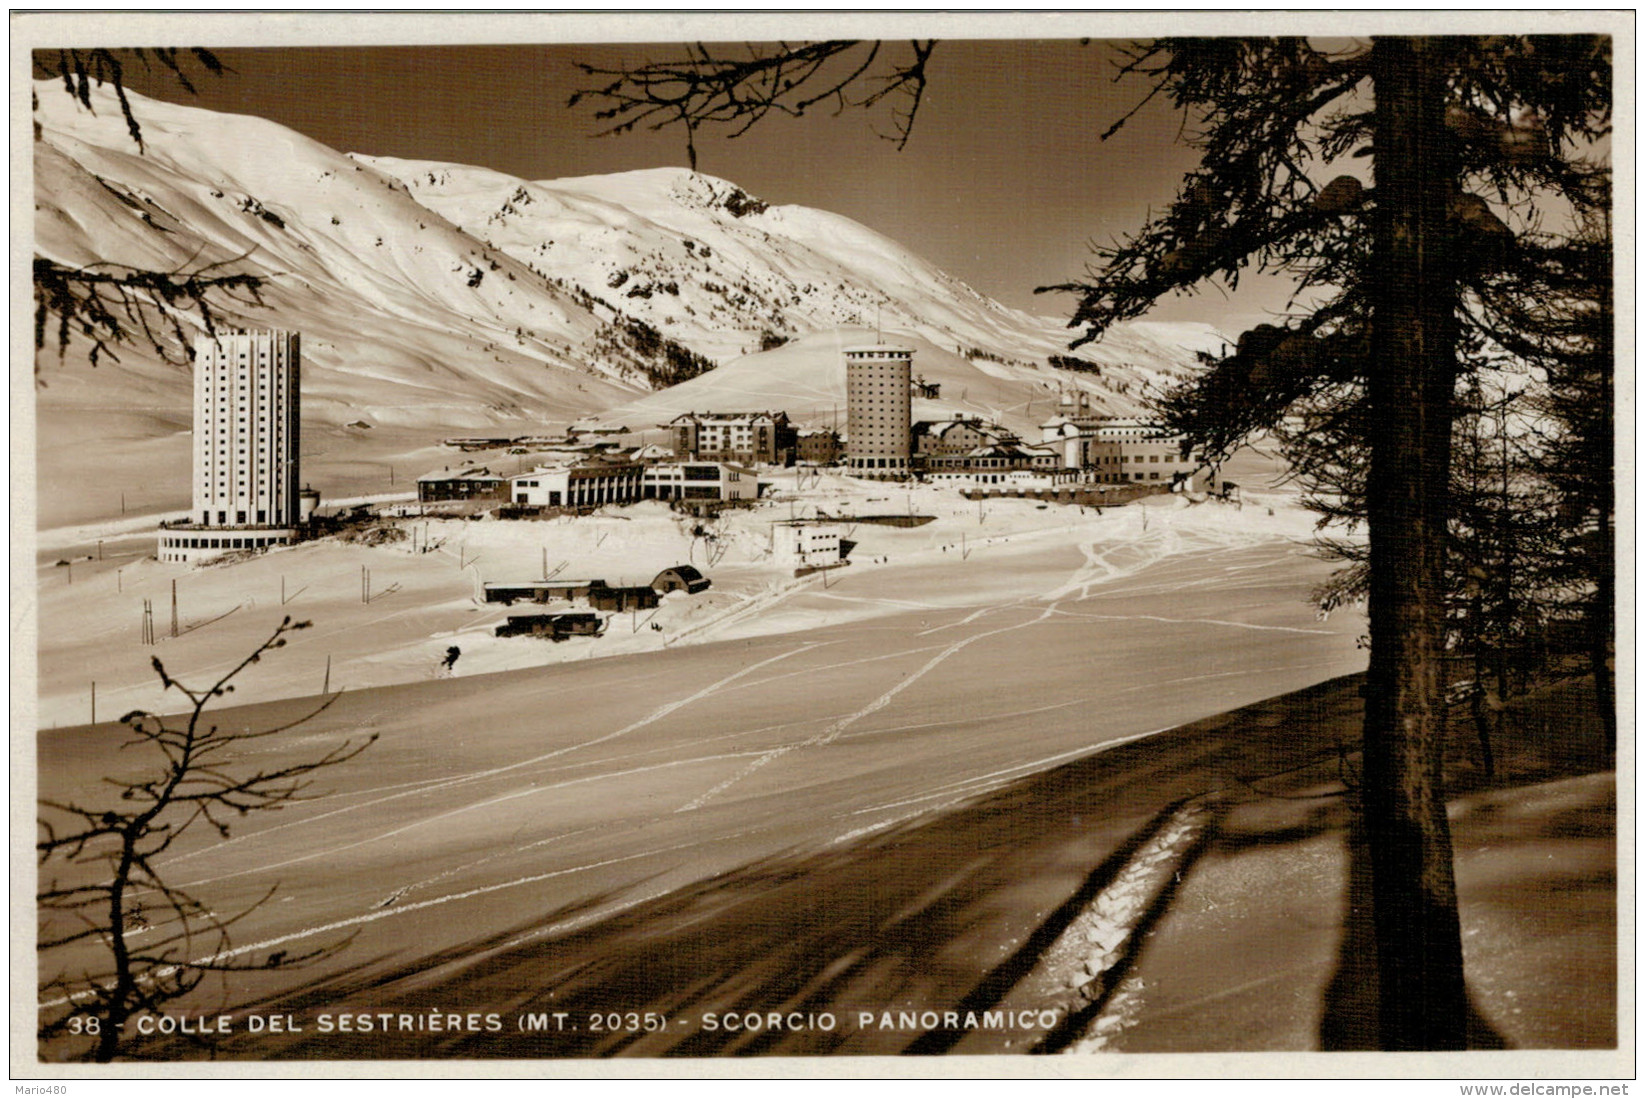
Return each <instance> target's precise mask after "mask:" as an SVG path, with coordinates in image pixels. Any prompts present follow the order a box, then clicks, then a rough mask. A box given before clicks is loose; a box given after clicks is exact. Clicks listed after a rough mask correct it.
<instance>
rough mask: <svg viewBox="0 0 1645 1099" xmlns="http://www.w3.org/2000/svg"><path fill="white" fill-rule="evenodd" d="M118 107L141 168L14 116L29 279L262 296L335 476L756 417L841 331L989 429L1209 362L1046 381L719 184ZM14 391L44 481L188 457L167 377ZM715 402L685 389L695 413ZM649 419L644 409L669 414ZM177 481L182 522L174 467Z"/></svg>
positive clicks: (855, 244) (178, 383)
mask: <svg viewBox="0 0 1645 1099" xmlns="http://www.w3.org/2000/svg"><path fill="white" fill-rule="evenodd" d="M128 95H130V96H131V99H132V104H133V110H134V113H135V114H136V116H137V118H138V120H139V122H140V123H141V126H142V132H143V139H144V143H145V148H144V149H143V150H141V151H140V150H139V149H138V147H137V145H136V144H135V142H134V141H133V140H132V138H131V136H130V134H129V133H128V132H127V129H126V125H125V122H124V119H123V118H122V116H121V112H120V110H119V107H118V104H117V103H116V101H115V99H114V97H113V95H112V93H110V92H108V91H107V90H104V91H103V92H101V93H98V94H94V96H93V101H92V102H93V108H94V109H93V110H91V111H87V110H85V109H83V108H81V107H80V106H79V105H78V104H76V103H75V102H74V101H73V100H72V99H71V98H70V97H69V96H67V95H65V94H64V93H63V91H62V89H61V87H60V86H59V85H54V84H43V85H41V86H40V87H39V88H38V91H37V96H36V99H37V104H38V105H37V107H36V109H35V112H34V115H35V120H36V123H37V139H36V141H35V143H34V150H35V157H34V171H35V202H36V212H35V250H36V252H37V253H38V254H40V255H43V256H45V257H48V258H50V259H53V260H56V261H58V262H61V263H66V264H71V265H79V266H85V265H93V264H99V263H103V264H123V265H129V266H133V267H141V268H147V269H170V270H199V269H202V268H205V267H207V266H210V265H221V266H220V267H218V268H216V270H220V271H252V272H257V273H261V274H263V275H265V276H267V281H266V283H265V284H264V288H263V290H262V305H261V306H260V307H252V308H238V307H235V306H232V305H225V309H224V311H225V313H226V314H227V315H228V318H229V321H230V323H240V324H244V325H246V326H281V327H287V328H293V329H297V330H300V331H301V332H302V333H303V353H304V379H303V404H304V418H305V429H306V430H309V431H310V438H325V437H328V435H327V433H328V432H329V433H330V434H329V438H330V439H331V442H330V443H328V444H327V447H328V450H329V452H330V453H332V455H333V457H334V458H336V457H339V456H341V455H343V454H345V452H347V451H348V450H349V448H350V447H351V446H352V445H353V442H352V440H357V439H358V435H359V430H361V429H356V430H355V433H354V434H352V435H351V434H349V433H348V432H345V431H344V430H343V429H344V427H345V426H346V425H358V424H367V425H370V426H371V427H372V428H379V429H388V430H389V431H395V430H398V431H401V432H405V433H411V434H413V435H417V436H419V437H421V438H425V439H434V438H438V437H439V436H440V435H441V434H454V433H469V432H474V431H478V430H485V429H497V430H503V431H521V432H524V431H531V430H534V429H538V428H540V427H543V426H545V425H548V424H560V423H565V422H568V421H572V420H576V419H584V418H588V417H591V416H597V417H601V418H604V417H603V416H601V414H603V413H605V412H607V411H611V410H623V409H628V408H630V407H633V406H634V402H636V401H639V400H640V399H641V398H643V397H644V396H645V395H646V394H648V393H652V392H653V391H655V390H658V389H661V388H663V387H664V386H666V385H667V384H668V383H670V382H673V381H676V380H678V379H680V378H684V377H689V376H691V375H693V374H695V373H697V372H698V371H701V370H703V369H704V368H706V367H711V366H719V365H730V364H733V363H735V364H736V366H737V370H736V373H737V375H739V376H740V378H741V380H740V381H738V382H737V383H736V385H737V388H738V392H740V393H743V394H744V395H745V396H746V397H747V401H746V402H744V404H745V406H746V405H747V404H748V403H752V404H759V405H765V406H772V407H780V406H781V402H780V401H779V400H778V398H779V397H781V396H782V395H783V392H784V390H785V388H787V387H789V382H788V381H787V380H784V379H788V378H789V375H791V374H793V373H794V372H795V371H796V370H797V371H799V372H800V373H802V374H803V373H807V372H809V371H812V370H816V371H822V372H824V373H826V372H829V371H838V370H839V364H838V359H837V358H833V359H830V357H829V356H828V355H816V354H796V347H798V346H805V347H811V348H818V347H826V346H831V345H832V344H833V343H837V342H839V338H838V337H835V336H832V335H830V334H831V333H836V332H837V331H838V330H841V329H848V328H849V329H857V330H859V335H860V330H864V329H873V328H876V327H877V328H879V329H880V330H881V331H883V332H884V333H885V334H886V335H887V336H888V337H892V338H898V339H902V340H912V341H917V342H918V344H919V345H920V346H922V347H929V348H932V349H937V350H940V351H941V352H942V354H941V355H926V356H924V357H923V359H921V360H918V361H917V366H918V367H919V368H921V369H925V368H926V367H927V365H928V364H929V368H930V371H934V372H936V373H937V374H938V375H941V376H939V377H933V378H932V379H931V380H936V381H941V382H943V383H944V384H945V385H947V386H949V387H950V388H953V387H954V386H956V385H957V387H958V388H959V389H969V380H968V379H969V376H970V375H971V374H973V373H976V372H981V373H983V374H986V375H988V376H989V377H990V378H991V379H992V381H993V382H994V383H997V386H996V387H995V388H999V392H997V393H991V394H990V396H989V398H988V401H989V406H990V407H993V406H998V407H1001V408H1007V407H1010V406H1011V405H1014V404H1018V403H1021V404H1024V405H1025V406H1027V405H1028V404H1029V402H1032V401H1033V400H1035V399H1036V398H1038V397H1042V396H1043V395H1044V394H1045V393H1046V392H1047V390H1051V391H1054V390H1056V389H1057V388H1059V387H1064V386H1072V387H1080V388H1084V389H1085V390H1087V391H1088V392H1090V393H1091V394H1092V396H1093V397H1094V398H1095V403H1096V404H1097V405H1098V406H1099V407H1106V408H1111V409H1113V410H1114V411H1128V410H1130V409H1131V408H1133V407H1134V406H1135V402H1136V400H1137V399H1138V398H1139V397H1140V396H1141V395H1142V392H1143V389H1144V388H1145V386H1146V385H1147V384H1148V383H1149V382H1150V381H1151V380H1152V379H1154V378H1156V377H1157V376H1159V375H1160V374H1161V373H1170V372H1175V371H1178V370H1181V369H1184V368H1186V367H1187V366H1188V364H1189V363H1190V362H1191V360H1192V352H1193V351H1194V350H1197V349H1199V348H1202V347H1208V346H1212V345H1214V344H1215V343H1216V342H1217V339H1218V336H1217V334H1216V333H1214V332H1212V331H1211V330H1210V329H1208V328H1206V327H1204V326H1198V325H1149V324H1136V325H1132V326H1129V327H1127V328H1125V329H1123V330H1121V331H1117V332H1115V333H1114V334H1112V335H1110V336H1109V337H1108V338H1107V339H1105V340H1104V341H1103V342H1102V343H1101V344H1100V345H1097V346H1096V347H1094V348H1090V347H1088V348H1085V349H1082V351H1081V352H1080V353H1079V358H1080V359H1082V360H1084V361H1085V363H1087V364H1089V365H1090V366H1091V367H1094V368H1095V369H1087V370H1080V371H1066V370H1057V369H1053V368H1052V366H1051V359H1052V356H1056V355H1059V354H1064V353H1065V352H1064V347H1065V344H1066V341H1067V338H1068V333H1067V331H1066V329H1064V328H1063V327H1062V325H1061V324H1060V322H1058V321H1056V320H1053V319H1050V318H1043V317H1035V316H1031V315H1029V314H1027V313H1024V312H1021V311H1019V310H1014V309H1010V308H1007V307H1005V306H1003V305H1001V304H999V303H997V302H994V301H992V300H990V299H989V298H987V297H985V296H983V295H981V294H979V293H977V292H976V291H974V290H973V289H971V288H970V287H968V286H966V285H965V284H964V283H962V282H960V281H958V280H956V279H954V278H952V277H950V276H948V275H947V274H945V273H943V272H942V271H940V270H938V269H937V268H935V267H933V266H932V265H931V264H929V263H927V262H926V261H925V260H923V259H921V258H920V257H918V256H915V255H913V254H912V253H910V252H909V251H907V250H906V249H904V248H902V247H901V246H900V245H898V244H897V243H896V242H895V241H893V240H891V239H889V238H887V237H885V236H883V235H882V234H879V233H876V232H874V231H873V230H870V229H868V228H866V227H864V226H862V225H859V224H857V223H856V222H853V221H851V220H849V219H847V218H843V217H840V216H838V215H835V214H831V213H827V212H825V211H820V210H812V209H808V208H805V207H800V206H770V205H767V204H766V203H764V202H762V201H761V200H760V199H758V198H757V197H755V196H752V195H749V194H747V193H746V192H744V191H743V190H741V189H740V188H738V187H737V186H736V185H734V184H732V183H728V182H726V181H723V180H719V179H714V178H712V177H708V176H704V175H700V174H696V173H692V172H688V171H685V170H682V169H652V170H648V171H639V172H628V173H623V174H620V175H612V176H597V177H588V178H582V179H567V180H553V181H544V182H529V181H526V180H521V179H516V178H514V177H511V176H507V175H503V174H501V173H498V172H493V171H490V170H488V169H484V168H476V167H467V166H463V165H454V164H443V163H433V162H421V161H405V160H392V159H387V158H374V157H366V156H350V155H345V154H343V153H339V152H337V151H336V150H333V149H330V148H328V147H326V146H324V145H322V144H320V143H318V142H315V141H312V140H310V139H308V138H306V137H303V136H302V135H300V134H298V133H295V132H293V131H292V130H289V129H286V128H285V127H282V126H279V125H277V124H275V123H272V122H269V121H266V120H264V119H259V118H254V117H246V116H231V115H224V114H218V113H214V112H210V111H205V110H201V109H198V108H192V107H187V106H180V105H176V104H170V103H162V102H159V101H154V100H149V99H145V98H142V97H140V96H136V95H134V94H131V93H128ZM50 331H55V327H54V326H52V327H51V328H50ZM789 341H796V346H795V347H789V348H787V349H786V350H785V348H784V347H783V346H782V345H783V344H785V343H787V342H789ZM772 347H775V348H776V350H774V351H772V350H768V351H766V352H765V354H764V355H762V354H761V351H762V348H772ZM767 356H770V358H769V359H768V358H767ZM939 360H940V361H939ZM38 365H39V375H40V377H41V379H42V388H40V389H39V391H38V401H37V406H38V409H39V412H40V422H41V427H40V431H41V453H42V454H44V453H46V451H47V449H48V448H50V447H52V446H53V444H54V443H55V444H61V443H62V442H63V441H64V437H63V436H62V434H61V433H62V432H65V431H69V425H70V424H72V432H71V434H72V436H73V441H74V443H75V445H76V446H77V447H78V446H81V445H82V444H86V445H92V446H93V447H94V448H95V445H96V443H97V441H98V440H100V439H103V438H106V437H108V436H110V435H111V432H109V431H100V430H98V427H97V425H98V423H99V417H103V418H107V419H109V420H110V422H113V421H115V420H118V421H119V423H120V425H121V427H120V431H119V432H113V433H112V434H115V435H119V434H120V433H121V432H123V433H124V437H125V438H127V439H128V440H136V441H138V442H141V441H143V440H144V439H148V440H158V439H162V438H173V437H176V436H179V435H181V434H183V433H185V432H186V431H187V430H188V415H189V401H190V393H191V389H190V379H189V372H188V369H187V368H186V367H182V366H178V365H175V364H174V363H168V362H166V361H164V360H162V359H161V358H160V357H158V356H156V355H153V354H150V353H148V352H146V351H145V350H144V349H142V348H124V349H121V350H120V361H119V362H117V363H111V362H108V361H107V360H105V361H104V363H103V364H102V365H100V366H98V367H95V368H92V367H90V366H89V365H88V364H87V363H86V362H85V359H84V345H83V344H81V343H78V342H77V343H75V344H73V345H71V350H70V354H69V356H68V357H67V359H65V360H64V361H62V362H59V361H58V359H57V354H56V349H55V347H54V346H50V345H48V347H47V348H46V350H45V351H43V352H42V353H41V355H40V362H39V364H38ZM955 371H958V372H957V373H955ZM767 375H769V381H770V383H771V385H769V386H766V387H765V389H766V390H769V393H766V392H765V390H762V384H763V382H764V380H765V378H766V376H767ZM950 375H952V376H950ZM730 380H731V379H730V378H726V379H724V381H723V382H721V383H720V384H719V385H717V386H716V385H715V384H711V383H710V381H709V379H708V378H703V379H700V380H699V381H698V382H697V383H696V385H695V386H694V387H693V388H694V389H696V390H699V391H700V393H699V396H700V398H701V399H699V400H696V401H695V402H693V403H694V406H695V407H703V403H702V401H703V400H706V399H707V397H708V396H709V394H710V393H712V392H714V391H715V390H716V389H717V388H724V383H725V382H729V381H730ZM812 384H813V385H814V387H816V388H818V389H819V391H820V390H823V389H832V388H833V387H832V385H831V383H829V382H828V381H827V379H826V378H816V379H812ZM984 388H988V387H986V386H985V387H984ZM690 392H691V391H690V390H688V391H686V392H684V393H682V394H680V396H681V397H682V398H683V397H686V396H688V395H689V394H690ZM765 396H769V399H760V398H762V397H765ZM945 396H946V394H945ZM663 397H664V394H658V395H657V396H656V397H654V398H651V399H649V400H647V401H646V402H645V403H647V404H650V403H651V402H652V401H657V402H659V407H661V406H663V405H667V404H670V403H673V401H672V400H664V399H663ZM970 403H971V404H975V402H970ZM956 407H958V406H956ZM54 431H57V432H59V435H58V437H56V438H55V439H54V438H53V432H54ZM316 432H318V433H317V434H316ZM383 434H384V432H381V431H380V432H379V433H378V437H379V438H381V436H382V435H383ZM160 449H161V450H166V449H168V447H167V446H164V445H163V446H161V447H160ZM60 452H61V451H60V447H59V453H60ZM81 456H82V458H84V460H86V461H88V462H89V461H92V460H94V459H93V458H89V457H85V456H84V454H83V453H82V455H81ZM106 460H107V456H105V461H106ZM413 472H415V471H413ZM174 477H175V480H176V482H177V485H178V495H179V496H182V497H186V486H187V477H188V472H187V468H186V465H185V466H184V467H183V468H180V469H177V470H176V471H175V473H174Z"/></svg>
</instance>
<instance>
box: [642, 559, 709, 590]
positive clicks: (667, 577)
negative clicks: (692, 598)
mask: <svg viewBox="0 0 1645 1099" xmlns="http://www.w3.org/2000/svg"><path fill="white" fill-rule="evenodd" d="M708 585H709V579H708V577H706V576H704V575H703V574H702V573H701V572H699V571H698V570H697V567H696V566H695V565H671V566H669V567H668V568H666V569H664V570H663V571H662V572H659V573H658V574H657V575H656V576H655V577H653V578H652V580H651V587H652V590H654V591H656V592H657V593H658V594H660V595H667V594H668V593H669V592H671V591H683V592H685V593H686V594H687V595H696V594H697V593H698V592H700V591H705V590H707V588H708Z"/></svg>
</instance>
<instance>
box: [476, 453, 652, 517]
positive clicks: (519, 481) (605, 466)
mask: <svg viewBox="0 0 1645 1099" xmlns="http://www.w3.org/2000/svg"><path fill="white" fill-rule="evenodd" d="M643 468H644V467H642V466H641V465H640V464H639V463H638V462H623V461H613V460H611V459H609V458H602V457H599V456H590V457H587V458H584V459H582V460H581V461H577V462H568V463H564V464H561V465H558V466H541V467H539V468H537V469H534V470H531V471H530V472H528V473H520V474H516V475H515V476H513V477H510V478H509V479H508V499H509V502H510V503H513V504H524V505H526V506H529V507H547V508H584V507H599V506H601V505H602V504H626V503H629V502H631V501H634V500H638V499H639V498H640V475H641V472H642V470H643Z"/></svg>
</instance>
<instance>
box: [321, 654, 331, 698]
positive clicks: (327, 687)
mask: <svg viewBox="0 0 1645 1099" xmlns="http://www.w3.org/2000/svg"><path fill="white" fill-rule="evenodd" d="M320 693H321V694H323V695H328V694H330V693H331V654H330V653H327V654H326V677H325V679H324V681H322V682H321V684H320Z"/></svg>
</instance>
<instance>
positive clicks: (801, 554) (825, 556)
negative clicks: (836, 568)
mask: <svg viewBox="0 0 1645 1099" xmlns="http://www.w3.org/2000/svg"><path fill="white" fill-rule="evenodd" d="M771 554H772V556H773V557H775V558H776V559H777V560H778V561H781V562H784V563H785V564H790V565H793V566H794V567H796V568H826V567H828V566H830V565H837V564H839V563H840V561H841V559H842V558H841V556H840V528H839V527H837V526H834V525H832V524H828V523H816V522H812V521H809V520H805V519H791V520H786V521H783V522H777V523H772V524H771Z"/></svg>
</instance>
